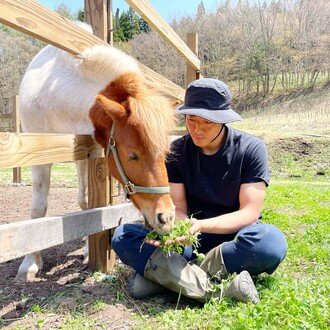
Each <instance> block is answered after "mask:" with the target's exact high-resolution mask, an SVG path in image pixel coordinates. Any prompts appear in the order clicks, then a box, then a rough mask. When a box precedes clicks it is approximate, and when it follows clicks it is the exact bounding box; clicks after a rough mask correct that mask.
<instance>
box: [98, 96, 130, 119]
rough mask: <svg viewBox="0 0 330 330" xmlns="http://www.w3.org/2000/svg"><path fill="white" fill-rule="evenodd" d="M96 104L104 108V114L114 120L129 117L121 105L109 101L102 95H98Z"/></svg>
mask: <svg viewBox="0 0 330 330" xmlns="http://www.w3.org/2000/svg"><path fill="white" fill-rule="evenodd" d="M96 102H97V103H98V104H99V105H100V106H101V107H102V108H103V110H104V112H105V113H106V114H107V115H108V116H110V117H111V119H112V120H118V119H122V118H123V117H125V116H127V110H126V108H125V107H124V106H122V105H121V104H120V103H118V102H116V101H113V100H111V99H108V98H107V97H106V96H104V95H102V94H98V95H96Z"/></svg>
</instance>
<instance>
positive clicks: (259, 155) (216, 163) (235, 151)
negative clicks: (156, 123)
mask: <svg viewBox="0 0 330 330" xmlns="http://www.w3.org/2000/svg"><path fill="white" fill-rule="evenodd" d="M226 130H227V138H226V141H225V143H224V144H223V145H222V146H221V148H220V149H219V150H218V151H217V152H216V153H215V154H214V155H205V154H203V153H202V152H201V150H200V148H199V147H196V146H195V145H194V143H193V141H192V139H191V137H190V135H188V134H187V135H185V136H183V137H181V138H179V139H177V140H175V141H173V143H172V152H171V154H170V155H169V156H168V159H167V163H166V166H167V172H168V177H169V181H170V182H172V183H183V184H184V186H185V190H186V198H187V206H188V215H192V216H193V217H195V218H196V219H206V218H211V217H215V216H218V215H221V214H225V213H229V212H233V211H237V210H238V209H239V189H240V185H241V184H242V183H252V182H260V181H264V182H265V183H266V185H268V183H269V180H270V174H269V169H268V166H267V150H266V147H265V144H264V143H263V142H262V141H261V140H260V139H259V138H257V137H255V136H252V135H250V134H248V133H245V132H240V131H238V130H236V129H233V128H231V127H226Z"/></svg>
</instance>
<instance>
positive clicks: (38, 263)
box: [15, 164, 52, 282]
mask: <svg viewBox="0 0 330 330" xmlns="http://www.w3.org/2000/svg"><path fill="white" fill-rule="evenodd" d="M51 166H52V164H47V165H38V166H32V181H33V192H32V205H31V218H32V219H36V218H42V217H44V216H45V215H46V212H47V206H48V203H47V197H48V192H49V187H50V172H51ZM35 239H38V238H37V237H36V238H35ZM42 266H43V263H42V258H41V253H40V251H39V252H34V253H31V254H28V255H26V256H25V258H24V260H23V262H22V263H21V265H20V267H19V269H18V273H17V275H16V277H15V281H19V282H30V281H32V280H33V279H34V277H35V275H36V274H37V272H38V271H39V270H41V269H42Z"/></svg>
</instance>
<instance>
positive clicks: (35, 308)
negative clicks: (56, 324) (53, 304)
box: [30, 304, 44, 313]
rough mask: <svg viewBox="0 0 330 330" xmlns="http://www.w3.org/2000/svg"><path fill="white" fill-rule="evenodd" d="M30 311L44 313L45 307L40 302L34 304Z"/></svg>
mask: <svg viewBox="0 0 330 330" xmlns="http://www.w3.org/2000/svg"><path fill="white" fill-rule="evenodd" d="M30 311H31V312H33V313H44V309H43V308H42V307H41V306H40V305H38V304H34V305H32V306H31V308H30Z"/></svg>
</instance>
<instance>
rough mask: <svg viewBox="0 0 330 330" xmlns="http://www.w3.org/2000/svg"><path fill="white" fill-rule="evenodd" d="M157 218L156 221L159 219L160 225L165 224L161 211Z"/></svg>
mask: <svg viewBox="0 0 330 330" xmlns="http://www.w3.org/2000/svg"><path fill="white" fill-rule="evenodd" d="M157 218H158V221H159V222H160V223H161V224H162V225H165V223H166V220H165V219H164V217H163V213H158V215H157Z"/></svg>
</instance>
